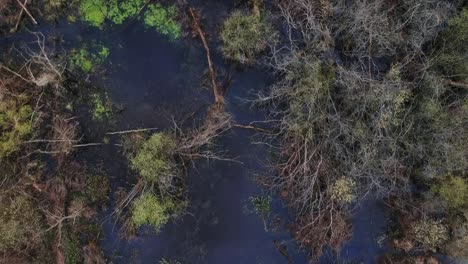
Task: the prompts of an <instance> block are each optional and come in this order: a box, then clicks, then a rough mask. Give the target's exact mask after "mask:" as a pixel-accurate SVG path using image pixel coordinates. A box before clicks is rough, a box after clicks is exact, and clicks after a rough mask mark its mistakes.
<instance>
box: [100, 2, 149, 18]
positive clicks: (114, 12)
mask: <svg viewBox="0 0 468 264" xmlns="http://www.w3.org/2000/svg"><path fill="white" fill-rule="evenodd" d="M144 5H145V1H144V0H125V1H119V0H111V1H109V8H108V12H107V18H108V19H110V20H111V21H112V22H113V23H115V24H122V23H123V22H124V21H125V20H126V19H127V18H129V17H133V16H135V15H137V13H138V11H139V10H140V9H141V8H142V7H143V6H144Z"/></svg>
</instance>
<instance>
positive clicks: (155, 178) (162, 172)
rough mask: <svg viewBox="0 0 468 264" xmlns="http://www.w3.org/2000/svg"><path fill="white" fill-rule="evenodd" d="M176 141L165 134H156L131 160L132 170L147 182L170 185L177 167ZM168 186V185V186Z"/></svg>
mask: <svg viewBox="0 0 468 264" xmlns="http://www.w3.org/2000/svg"><path fill="white" fill-rule="evenodd" d="M176 147H177V145H176V142H175V139H174V138H173V137H172V136H170V135H168V134H165V133H155V134H153V135H152V136H151V137H150V138H149V139H148V140H146V141H145V142H144V143H143V144H142V147H141V149H140V150H139V151H138V152H137V153H136V155H135V156H134V157H132V158H131V160H130V161H131V165H132V168H133V169H135V170H136V171H138V172H139V173H140V176H142V177H143V178H144V179H145V180H147V181H149V182H157V183H159V184H161V185H165V184H170V183H171V181H172V177H173V176H174V170H175V169H176V166H175V164H174V161H173V155H174V152H175V149H176ZM166 186H167V185H166Z"/></svg>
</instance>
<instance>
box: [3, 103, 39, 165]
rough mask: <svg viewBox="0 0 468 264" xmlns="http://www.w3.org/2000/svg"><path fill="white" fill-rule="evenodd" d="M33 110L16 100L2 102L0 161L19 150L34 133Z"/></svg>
mask: <svg viewBox="0 0 468 264" xmlns="http://www.w3.org/2000/svg"><path fill="white" fill-rule="evenodd" d="M32 113H33V111H32V109H31V107H30V106H29V105H25V104H21V103H18V102H17V101H16V100H2V101H0V132H1V133H0V160H1V159H3V158H5V157H7V156H8V155H10V154H12V153H13V152H15V151H18V150H19V147H20V145H21V142H23V140H25V139H26V138H27V137H28V136H29V135H30V134H31V132H32V128H33V127H32V120H31V116H32Z"/></svg>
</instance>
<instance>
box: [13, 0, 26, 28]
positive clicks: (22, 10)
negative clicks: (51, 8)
mask: <svg viewBox="0 0 468 264" xmlns="http://www.w3.org/2000/svg"><path fill="white" fill-rule="evenodd" d="M27 4H28V0H24V4H23V5H24V6H26V5H27ZM23 12H24V9H23V8H21V11H20V13H19V16H18V20H17V21H16V25H15V27H14V28H13V30H12V32H16V30H18V26H19V23H20V22H21V18H22V17H23Z"/></svg>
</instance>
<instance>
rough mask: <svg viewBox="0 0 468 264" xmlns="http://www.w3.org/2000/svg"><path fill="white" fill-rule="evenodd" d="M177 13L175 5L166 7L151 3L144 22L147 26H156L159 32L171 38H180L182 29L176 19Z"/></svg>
mask: <svg viewBox="0 0 468 264" xmlns="http://www.w3.org/2000/svg"><path fill="white" fill-rule="evenodd" d="M176 15H177V8H176V7H175V5H172V6H168V7H164V6H162V5H161V4H151V5H149V6H148V10H147V11H146V13H145V17H144V22H145V25H146V26H148V27H153V28H155V29H156V30H157V31H158V32H159V33H161V34H163V35H166V36H168V37H169V38H171V39H178V38H179V37H180V34H181V31H182V29H181V26H180V24H179V23H178V22H177V20H176Z"/></svg>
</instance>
